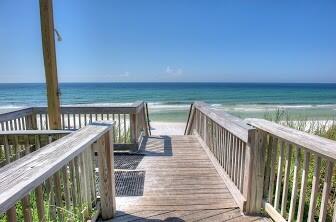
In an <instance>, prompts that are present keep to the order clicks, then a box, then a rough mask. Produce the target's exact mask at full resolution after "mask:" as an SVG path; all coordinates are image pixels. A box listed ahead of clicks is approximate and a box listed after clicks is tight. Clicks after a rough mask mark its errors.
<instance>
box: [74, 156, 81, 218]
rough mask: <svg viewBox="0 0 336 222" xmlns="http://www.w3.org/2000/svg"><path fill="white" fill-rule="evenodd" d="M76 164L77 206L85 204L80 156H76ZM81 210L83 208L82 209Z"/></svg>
mask: <svg viewBox="0 0 336 222" xmlns="http://www.w3.org/2000/svg"><path fill="white" fill-rule="evenodd" d="M74 165H75V177H76V190H77V193H76V194H77V198H76V199H77V206H82V205H83V197H82V195H81V189H82V187H81V182H80V181H81V178H80V168H79V157H78V156H77V157H75V159H74ZM80 211H81V210H80Z"/></svg>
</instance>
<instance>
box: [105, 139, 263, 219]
mask: <svg viewBox="0 0 336 222" xmlns="http://www.w3.org/2000/svg"><path fill="white" fill-rule="evenodd" d="M115 159H116V161H115V167H116V185H117V186H116V190H117V198H116V203H117V214H116V217H115V218H114V219H112V220H110V221H112V222H116V221H259V220H263V218H261V217H247V216H244V215H242V214H241V211H240V209H239V208H238V205H237V204H236V202H235V201H234V199H233V197H232V195H231V193H230V192H229V190H228V188H227V187H226V185H225V183H224V181H223V179H222V178H221V177H220V176H219V175H218V173H217V171H216V169H215V167H214V166H213V164H212V162H211V161H210V159H209V157H208V155H207V154H206V152H205V151H204V150H203V148H202V146H201V144H200V143H199V142H198V140H197V138H196V137H195V136H152V137H145V138H144V140H143V143H142V144H141V148H140V151H139V153H138V155H122V156H118V155H116V158H115ZM121 173H123V174H124V176H121V175H120V174H121ZM126 174H128V176H126V177H125V175H126ZM139 174H141V175H140V177H139ZM139 178H141V179H139ZM127 191H128V192H127ZM138 191H140V192H138ZM125 194H128V195H125Z"/></svg>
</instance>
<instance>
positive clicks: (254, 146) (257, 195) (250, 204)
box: [243, 129, 266, 214]
mask: <svg viewBox="0 0 336 222" xmlns="http://www.w3.org/2000/svg"><path fill="white" fill-rule="evenodd" d="M265 142H266V137H265V136H263V134H262V133H261V132H260V131H259V130H257V129H253V130H249V131H248V143H247V144H246V156H245V170H244V186H243V195H244V197H245V198H246V206H245V209H244V211H245V213H247V214H259V213H260V212H261V207H262V198H263V185H264V171H265V149H264V148H265V146H264V145H265Z"/></svg>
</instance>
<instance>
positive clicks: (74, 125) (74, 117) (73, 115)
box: [72, 113, 77, 129]
mask: <svg viewBox="0 0 336 222" xmlns="http://www.w3.org/2000/svg"><path fill="white" fill-rule="evenodd" d="M72 119H73V120H72V122H73V129H77V126H76V114H75V113H74V114H72Z"/></svg>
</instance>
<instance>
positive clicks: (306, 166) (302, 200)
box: [297, 150, 310, 222]
mask: <svg viewBox="0 0 336 222" xmlns="http://www.w3.org/2000/svg"><path fill="white" fill-rule="evenodd" d="M303 158H304V159H303V168H302V177H301V188H300V197H299V207H298V216H297V221H298V222H301V221H302V220H303V213H304V212H303V211H304V205H305V197H306V189H307V177H308V174H309V161H310V153H309V152H308V151H306V150H304V157H303Z"/></svg>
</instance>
